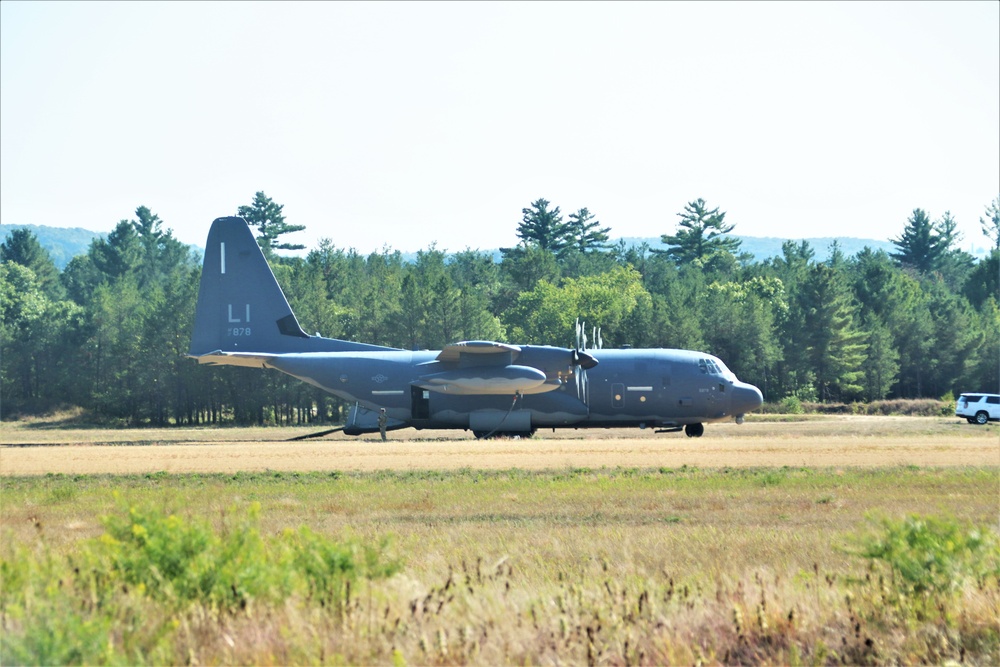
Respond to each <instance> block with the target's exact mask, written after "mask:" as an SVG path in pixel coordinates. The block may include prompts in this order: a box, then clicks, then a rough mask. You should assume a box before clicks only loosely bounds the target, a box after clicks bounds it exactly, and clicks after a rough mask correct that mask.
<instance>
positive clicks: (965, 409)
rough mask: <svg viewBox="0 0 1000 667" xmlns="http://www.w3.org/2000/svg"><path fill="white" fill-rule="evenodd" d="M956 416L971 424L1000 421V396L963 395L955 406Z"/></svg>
mask: <svg viewBox="0 0 1000 667" xmlns="http://www.w3.org/2000/svg"><path fill="white" fill-rule="evenodd" d="M955 416H956V417H965V418H966V420H968V422H969V423H970V424H980V425H982V424H985V423H986V422H988V421H1000V394H962V395H961V396H959V397H958V404H957V405H956V406H955Z"/></svg>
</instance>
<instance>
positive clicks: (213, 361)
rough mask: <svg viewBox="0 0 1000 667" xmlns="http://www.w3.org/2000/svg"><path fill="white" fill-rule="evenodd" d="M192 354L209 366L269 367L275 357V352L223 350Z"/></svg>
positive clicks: (200, 362) (201, 362)
mask: <svg viewBox="0 0 1000 667" xmlns="http://www.w3.org/2000/svg"><path fill="white" fill-rule="evenodd" d="M190 356H191V357H192V358H194V359H197V360H198V363H199V364H206V365H209V366H243V367H244V368H268V366H269V363H270V361H271V360H272V359H274V357H275V355H273V354H256V353H253V352H223V351H222V350H216V351H215V352H209V353H208V354H199V355H190Z"/></svg>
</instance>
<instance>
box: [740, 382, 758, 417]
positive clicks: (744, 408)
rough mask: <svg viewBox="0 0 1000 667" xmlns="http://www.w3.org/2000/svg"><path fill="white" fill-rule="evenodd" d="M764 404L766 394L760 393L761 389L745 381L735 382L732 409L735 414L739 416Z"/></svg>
mask: <svg viewBox="0 0 1000 667" xmlns="http://www.w3.org/2000/svg"><path fill="white" fill-rule="evenodd" d="M763 404H764V395H763V394H761V393H760V389H758V388H757V387H755V386H753V385H752V384H746V383H744V382H736V383H735V384H733V404H732V409H733V414H734V415H737V416H739V415H743V414H746V413H747V412H753V411H754V410H756V409H757V408H759V407H760V406H762V405H763Z"/></svg>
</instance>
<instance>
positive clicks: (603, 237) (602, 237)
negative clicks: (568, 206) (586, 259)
mask: <svg viewBox="0 0 1000 667" xmlns="http://www.w3.org/2000/svg"><path fill="white" fill-rule="evenodd" d="M610 231H611V228H610V227H601V223H600V221H598V220H595V219H594V214H593V213H591V212H590V211H589V210H588V209H587V208H581V209H580V210H579V211H577V212H576V213H570V214H569V223H568V227H567V236H568V237H569V238H570V240H571V243H570V245H568V246H567V248H573V249H575V250H578V251H580V252H582V253H588V252H599V251H603V250H607V249H608V248H610V247H611V246H609V245H608V232H610Z"/></svg>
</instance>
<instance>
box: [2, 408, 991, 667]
mask: <svg viewBox="0 0 1000 667" xmlns="http://www.w3.org/2000/svg"><path fill="white" fill-rule="evenodd" d="M914 419H918V418H914ZM852 425H853V428H854V433H853V435H847V436H845V434H844V429H845V428H847V429H848V431H850V430H851V429H852ZM744 426H745V427H746V426H750V427H751V428H749V429H743V430H730V429H728V428H723V427H722V426H718V427H714V426H713V427H709V429H710V430H709V431H708V432H707V433H706V437H705V438H702V439H701V442H702V444H703V446H705V447H707V448H719V450H720V453H719V454H718V455H719V456H720V457H722V458H720V459H719V460H724V454H723V453H721V452H722V450H724V449H725V448H726V447H727V446H728V448H729V450H730V451H731V452H733V455H732V458H733V459H734V460H735V459H739V460H740V461H742V463H740V465H738V466H737V465H732V464H730V465H726V464H725V463H720V464H718V465H712V466H705V465H701V464H697V463H693V462H692V463H680V462H679V461H680V460H681V459H675V460H670V461H667V462H665V463H664V464H663V465H650V464H648V463H645V462H644V463H642V464H641V465H633V464H632V463H631V458H633V454H630V452H635V454H634V457H639V454H640V453H642V452H644V451H646V450H650V449H653V450H654V452H657V451H660V450H657V449H656V447H659V446H663V447H667V446H673V447H691V446H693V445H692V441H691V440H690V439H687V438H683V437H680V438H678V437H676V436H673V439H670V440H664V439H665V438H670V437H671V436H659V437H658V438H656V437H650V436H651V434H645V433H643V434H632V438H631V439H629V438H627V437H626V435H625V434H622V433H618V432H610V433H605V432H597V433H587V434H586V435H585V434H584V433H583V432H579V433H577V432H560V434H559V436H560V437H557V438H549V437H548V434H545V437H537V436H536V438H535V439H532V440H530V441H526V442H525V443H523V444H526V445H529V446H534V447H536V448H539V449H542V450H546V449H548V450H551V451H553V452H555V453H554V454H552V459H551V463H550V465H549V466H547V467H546V466H541V465H540V466H534V467H530V468H529V467H522V466H517V465H511V466H508V467H494V468H479V467H476V466H474V465H464V464H463V465H458V466H456V465H449V464H448V463H447V461H446V458H444V457H441V456H434V455H433V454H434V451H436V450H434V449H433V448H435V447H446V446H447V447H455V446H459V445H461V444H462V443H458V445H456V443H455V441H445V440H443V438H444V437H445V436H444V435H437V434H419V433H415V432H406V431H404V432H399V433H394V434H392V438H393V441H394V443H395V444H397V445H398V444H400V443H407V442H410V443H411V444H412V446H413V447H414V449H415V450H416V452H419V453H418V454H417V455H416V456H414V457H411V458H410V459H409V460H407V459H406V458H405V455H404V454H399V453H394V454H393V456H403V457H404V458H401V459H393V461H396V463H395V465H394V466H392V467H391V468H382V469H370V468H365V467H360V468H358V469H354V470H351V469H336V468H335V467H332V468H331V467H321V466H312V467H308V466H307V467H303V468H301V469H299V470H275V469H265V470H249V471H248V470H246V469H240V468H239V466H234V469H232V470H227V471H216V472H183V473H182V472H164V469H165V468H166V467H168V465H169V464H170V462H171V461H176V460H177V459H176V458H171V457H173V456H178V455H179V454H178V450H175V449H173V445H174V444H177V445H178V446H182V445H183V443H184V437H183V436H178V434H180V433H182V432H181V431H173V432H170V438H174V439H173V440H169V441H167V440H166V439H165V438H166V437H167V436H166V434H164V436H162V437H161V436H157V437H155V438H153V440H155V442H150V438H149V435H150V434H149V432H146V431H131V432H126V431H110V432H109V431H100V430H91V429H81V430H80V431H79V432H73V433H72V436H71V437H70V438H69V440H68V441H67V440H66V439H63V440H62V441H60V440H59V438H58V437H55V438H52V439H51V440H48V441H47V442H44V443H42V442H37V441H38V440H39V439H46V438H49V437H50V434H51V433H58V432H59V430H55V431H52V430H50V429H47V428H35V429H34V430H32V428H30V427H29V425H18V426H16V427H14V428H10V429H8V427H7V425H4V430H5V432H4V436H5V437H4V441H5V442H8V443H11V442H17V441H19V439H20V442H22V443H28V442H31V443H32V444H35V445H37V446H35V447H26V448H19V447H3V448H0V538H2V543H0V559H2V566H0V576H2V580H0V587H2V592H0V622H2V632H0V664H5V665H7V664H20V663H28V664H60V663H84V664H105V663H126V664H143V663H154V664H167V663H171V664H173V663H199V664H293V663H324V664H326V663H332V664H344V663H349V664H372V663H377V664H387V663H395V664H463V663H476V664H526V663H533V664H537V663H571V664H584V663H587V664H693V663H697V662H702V663H704V664H713V663H726V664H737V663H744V664H747V663H752V664H758V663H761V662H765V663H773V664H833V663H837V664H840V663H849V664H885V663H897V662H903V663H919V662H925V663H935V664H940V663H945V662H948V661H955V662H957V663H963V664H996V663H998V662H1000V630H998V627H997V619H998V618H1000V543H998V537H997V520H998V515H1000V461H998V460H997V457H1000V430H998V429H997V427H995V426H991V427H988V428H977V427H971V426H968V425H962V427H961V428H955V423H954V420H926V421H906V422H902V423H895V424H893V423H892V422H891V421H887V422H884V423H883V422H878V423H875V422H872V421H868V420H859V421H856V422H851V421H847V422H844V421H837V422H831V421H828V420H805V421H798V422H784V423H783V422H756V423H748V424H746V425H744ZM735 428H736V427H735V426H734V427H733V429H735ZM278 431H279V430H278V429H271V430H269V431H268V430H265V431H264V432H261V433H256V432H254V433H242V432H236V431H233V430H228V429H227V430H219V431H212V432H210V433H208V434H206V433H199V434H196V435H194V436H192V435H191V434H188V436H186V437H187V438H188V441H189V442H190V441H191V440H192V439H193V440H195V441H197V442H199V443H205V442H206V441H208V442H214V443H215V444H214V446H215V447H218V448H227V447H241V446H244V444H242V443H246V442H248V441H250V440H255V439H256V440H261V439H268V440H278V439H279V438H280V436H279V435H277V432H278ZM768 431H770V432H771V434H772V435H771V437H770V438H769V437H768V436H767V435H766V433H767V432H768ZM789 431H790V432H792V434H793V435H791V436H789V435H788V432H789ZM900 432H903V433H904V434H905V438H904V441H905V442H903V443H902V444H899V445H897V444H896V443H898V442H899V441H898V440H897V439H896V438H898V437H899V434H900ZM62 433H63V434H64V435H65V433H66V431H65V430H63V431H62ZM713 433H714V434H715V435H714V438H713V437H709V435H710V434H713ZM574 434H575V435H574ZM281 435H284V433H283V432H282V434H281ZM540 435H541V434H540ZM129 438H132V439H133V440H136V441H139V440H143V441H145V444H146V445H147V446H143V447H134V446H128V444H127V443H128V442H129V440H128V439H129ZM407 438H412V439H413V440H412V441H410V440H407ZM438 438H441V440H439V439H438ZM787 439H791V440H792V441H793V442H800V443H802V444H801V448H802V449H803V451H801V452H800V458H801V461H799V462H796V463H795V464H794V465H785V464H778V465H776V464H774V462H773V460H771V459H769V458H768V457H769V456H771V455H772V454H773V452H771V451H770V450H769V449H768V447H767V444H768V443H772V444H773V443H775V442H777V443H778V444H781V443H782V442H784V441H785V440H787ZM33 441H35V442H33ZM338 442H339V441H337V440H334V441H332V442H328V443H327V446H328V447H331V448H332V447H336V446H338V444H337V443H338ZM363 442H367V443H368V444H369V445H370V446H371V447H375V448H377V447H379V446H380V444H379V443H376V442H371V441H363ZM664 442H665V443H666V444H664ZM695 442H697V441H695ZM831 442H834V443H836V444H837V447H839V448H843V447H849V446H852V443H853V446H856V447H859V448H870V447H872V446H873V443H874V444H875V445H878V443H882V446H883V448H884V449H892V448H893V447H896V446H900V447H909V448H910V449H909V450H908V452H907V453H906V454H905V455H902V456H900V455H894V454H892V453H891V452H886V453H885V457H884V458H883V459H875V458H871V456H870V455H865V456H869V458H867V459H865V460H866V461H868V463H867V464H866V465H863V466H853V465H842V464H840V463H834V464H832V465H831V464H830V463H829V461H839V460H840V459H837V458H836V457H834V456H833V455H832V453H831V454H830V457H829V458H826V455H818V454H817V455H813V454H812V453H811V451H810V448H812V447H817V448H820V449H824V447H825V449H824V451H827V450H829V451H831V452H832V451H833V450H834V449H836V448H835V447H830V446H829V443H831ZM574 443H577V445H578V447H577V449H581V448H582V449H583V450H585V451H588V452H590V455H592V456H594V457H595V458H599V457H597V455H596V454H594V452H595V451H608V450H610V451H613V452H617V454H616V455H615V457H613V458H610V459H600V460H602V461H611V460H616V461H617V462H616V463H614V464H611V465H608V464H598V465H577V464H572V465H567V464H566V458H567V457H568V456H570V454H571V453H572V452H573V451H574ZM621 443H626V444H621ZM726 443H728V445H727V444H726ZM824 443H826V445H824ZM60 444H63V445H65V444H71V445H72V447H68V448H64V447H61V446H60ZM521 444H522V443H517V442H508V441H499V442H496V443H476V442H474V441H469V442H467V443H465V445H464V446H467V447H478V448H479V450H480V451H481V452H483V451H488V450H489V449H490V448H498V449H502V448H504V447H513V446H514V445H517V446H520V445H521ZM111 445H113V447H114V448H115V449H117V450H118V451H119V452H125V451H128V452H133V451H139V450H141V451H143V452H145V453H146V457H147V458H151V459H153V460H158V461H159V462H160V463H161V464H162V465H161V467H160V468H159V469H155V467H154V469H151V470H149V471H147V472H137V473H128V474H108V473H106V472H89V473H86V474H82V473H75V472H61V473H41V474H24V473H23V472H18V471H17V470H16V469H15V463H16V462H18V461H19V459H16V458H15V457H12V456H10V455H11V454H15V453H17V452H22V451H27V450H31V451H35V452H37V451H49V452H51V453H52V455H53V458H56V457H58V458H60V459H63V460H64V459H65V458H66V456H65V455H63V452H65V451H67V450H68V449H73V450H76V451H77V452H78V453H82V452H86V451H87V450H88V448H91V447H97V446H111ZM344 446H346V445H344ZM427 447H430V448H431V450H427V449H424V448H427ZM970 447H971V448H973V450H974V451H978V452H980V454H979V455H978V456H979V458H980V459H981V460H980V461H979V462H978V463H977V462H972V463H970V462H968V460H965V459H963V461H962V462H959V464H957V465H943V464H940V463H935V464H933V465H929V464H927V463H926V462H925V461H927V460H933V461H937V460H938V459H936V458H933V457H936V456H939V455H940V452H942V451H943V452H945V454H946V455H947V453H948V452H949V451H952V450H954V451H959V452H961V451H964V452H966V454H963V455H962V456H965V457H968V452H969V451H970V450H969V448H970ZM588 448H589V449H588ZM622 448H624V449H622ZM744 450H750V453H749V454H747V453H746V451H744ZM428 451H430V454H428V453H427V452H428ZM460 451H464V450H460ZM858 451H859V452H861V451H862V449H859V450H858ZM864 451H867V450H864ZM741 452H743V453H741ZM935 452H937V453H935ZM994 452H995V456H994V455H993V454H994ZM57 453H58V454H57ZM924 456H927V457H932V458H928V459H925V458H921V457H924ZM741 457H749V458H741ZM326 458H327V459H330V458H334V459H335V457H331V456H329V455H328V456H327V457H326ZM663 458H664V459H666V456H664V457H663ZM695 458H696V457H694V456H693V455H692V456H691V457H690V460H691V461H694V460H695ZM459 459H460V460H461V461H465V460H466V459H464V458H462V457H459ZM810 459H812V461H810ZM77 460H78V461H83V460H84V459H82V458H78V459H77ZM305 460H307V459H301V461H305ZM377 460H379V459H376V461H377ZM381 460H387V459H381ZM424 460H426V462H427V463H428V464H429V465H421V461H424ZM641 460H642V461H646V459H641ZM713 460H715V459H713ZM779 460H780V459H779ZM879 460H880V461H881V463H878V462H876V461H879ZM745 461H753V462H756V465H754V464H753V463H746V462H745ZM907 461H908V462H907ZM32 465H34V464H32ZM53 465H54V464H53Z"/></svg>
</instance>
